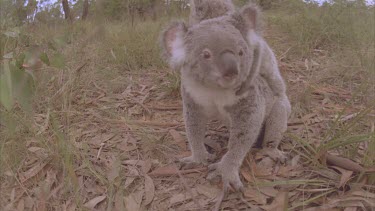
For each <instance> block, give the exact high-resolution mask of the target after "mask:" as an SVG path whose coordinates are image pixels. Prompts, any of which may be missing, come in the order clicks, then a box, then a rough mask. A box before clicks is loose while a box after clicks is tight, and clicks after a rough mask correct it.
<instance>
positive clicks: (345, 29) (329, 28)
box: [269, 0, 375, 56]
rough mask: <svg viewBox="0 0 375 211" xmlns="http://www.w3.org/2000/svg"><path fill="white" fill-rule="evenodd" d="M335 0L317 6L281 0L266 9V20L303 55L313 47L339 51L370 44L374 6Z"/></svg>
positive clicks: (372, 34) (372, 41) (371, 43)
mask: <svg viewBox="0 0 375 211" xmlns="http://www.w3.org/2000/svg"><path fill="white" fill-rule="evenodd" d="M335 2H336V3H335V4H328V3H326V4H323V6H321V7H320V6H318V4H315V3H308V4H306V3H303V2H302V1H300V0H288V1H284V3H283V4H281V5H280V7H279V8H278V9H277V10H276V11H272V13H271V12H270V18H269V20H270V21H271V23H273V24H275V25H279V26H280V29H282V30H284V31H285V32H286V33H288V34H289V35H291V36H292V37H293V38H294V39H295V40H297V42H298V46H296V47H295V48H294V50H295V51H296V53H299V54H302V55H304V56H308V55H309V54H311V53H312V52H313V50H314V49H325V50H327V49H330V50H332V51H342V50H348V49H352V48H353V47H355V48H356V49H353V50H357V49H361V48H363V47H366V46H369V45H370V46H371V45H372V46H373V44H374V42H375V41H374V39H373V38H374V36H375V34H374V33H375V32H374V30H373V26H374V25H375V17H374V14H375V8H374V7H372V8H369V7H366V6H365V5H364V4H359V3H358V4H350V3H348V2H347V1H335ZM361 56H362V55H361Z"/></svg>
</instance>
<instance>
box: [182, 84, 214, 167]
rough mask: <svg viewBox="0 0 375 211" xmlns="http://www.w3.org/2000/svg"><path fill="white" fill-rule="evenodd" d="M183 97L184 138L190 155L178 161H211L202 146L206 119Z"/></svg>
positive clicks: (185, 95)
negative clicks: (185, 137)
mask: <svg viewBox="0 0 375 211" xmlns="http://www.w3.org/2000/svg"><path fill="white" fill-rule="evenodd" d="M182 95H183V115H184V120H185V126H186V136H187V139H188V142H189V145H190V149H191V152H192V155H191V156H189V157H186V158H182V159H181V160H180V161H181V162H184V163H188V164H189V163H196V164H199V163H203V164H207V161H209V160H212V159H213V158H214V155H212V154H210V153H208V152H207V150H206V147H205V146H204V139H205V131H206V123H207V118H205V115H204V113H203V111H202V109H201V108H200V106H199V105H197V104H196V103H195V102H194V101H193V100H192V99H191V98H190V97H189V96H188V95H187V93H184V91H183V92H182Z"/></svg>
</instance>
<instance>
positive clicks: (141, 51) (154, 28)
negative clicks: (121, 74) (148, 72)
mask: <svg viewBox="0 0 375 211" xmlns="http://www.w3.org/2000/svg"><path fill="white" fill-rule="evenodd" d="M163 22H164V21H160V22H153V21H146V22H144V23H142V24H140V25H135V26H134V27H132V26H131V23H129V22H127V23H124V24H112V25H110V26H108V27H107V29H106V31H107V34H106V36H105V39H104V40H103V42H102V46H101V51H104V52H102V55H107V57H106V59H108V60H109V61H111V62H113V63H115V64H120V65H122V66H123V67H125V69H127V70H139V69H148V68H151V67H157V68H159V67H164V63H163V61H162V60H161V57H160V49H159V46H158V38H159V33H160V30H161V27H162V23H163Z"/></svg>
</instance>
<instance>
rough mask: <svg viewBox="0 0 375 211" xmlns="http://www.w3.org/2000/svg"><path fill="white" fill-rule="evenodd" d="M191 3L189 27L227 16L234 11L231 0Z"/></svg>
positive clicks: (204, 0)
mask: <svg viewBox="0 0 375 211" xmlns="http://www.w3.org/2000/svg"><path fill="white" fill-rule="evenodd" d="M191 2H192V4H191V9H190V18H189V22H190V25H194V24H197V23H199V22H201V21H203V20H207V19H211V18H217V17H220V16H223V15H227V14H229V13H231V12H234V10H235V7H234V5H233V3H232V1H231V0H192V1H191Z"/></svg>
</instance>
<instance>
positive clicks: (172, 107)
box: [148, 106, 182, 111]
mask: <svg viewBox="0 0 375 211" xmlns="http://www.w3.org/2000/svg"><path fill="white" fill-rule="evenodd" d="M148 108H149V109H152V110H160V111H169V110H182V106H148Z"/></svg>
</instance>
